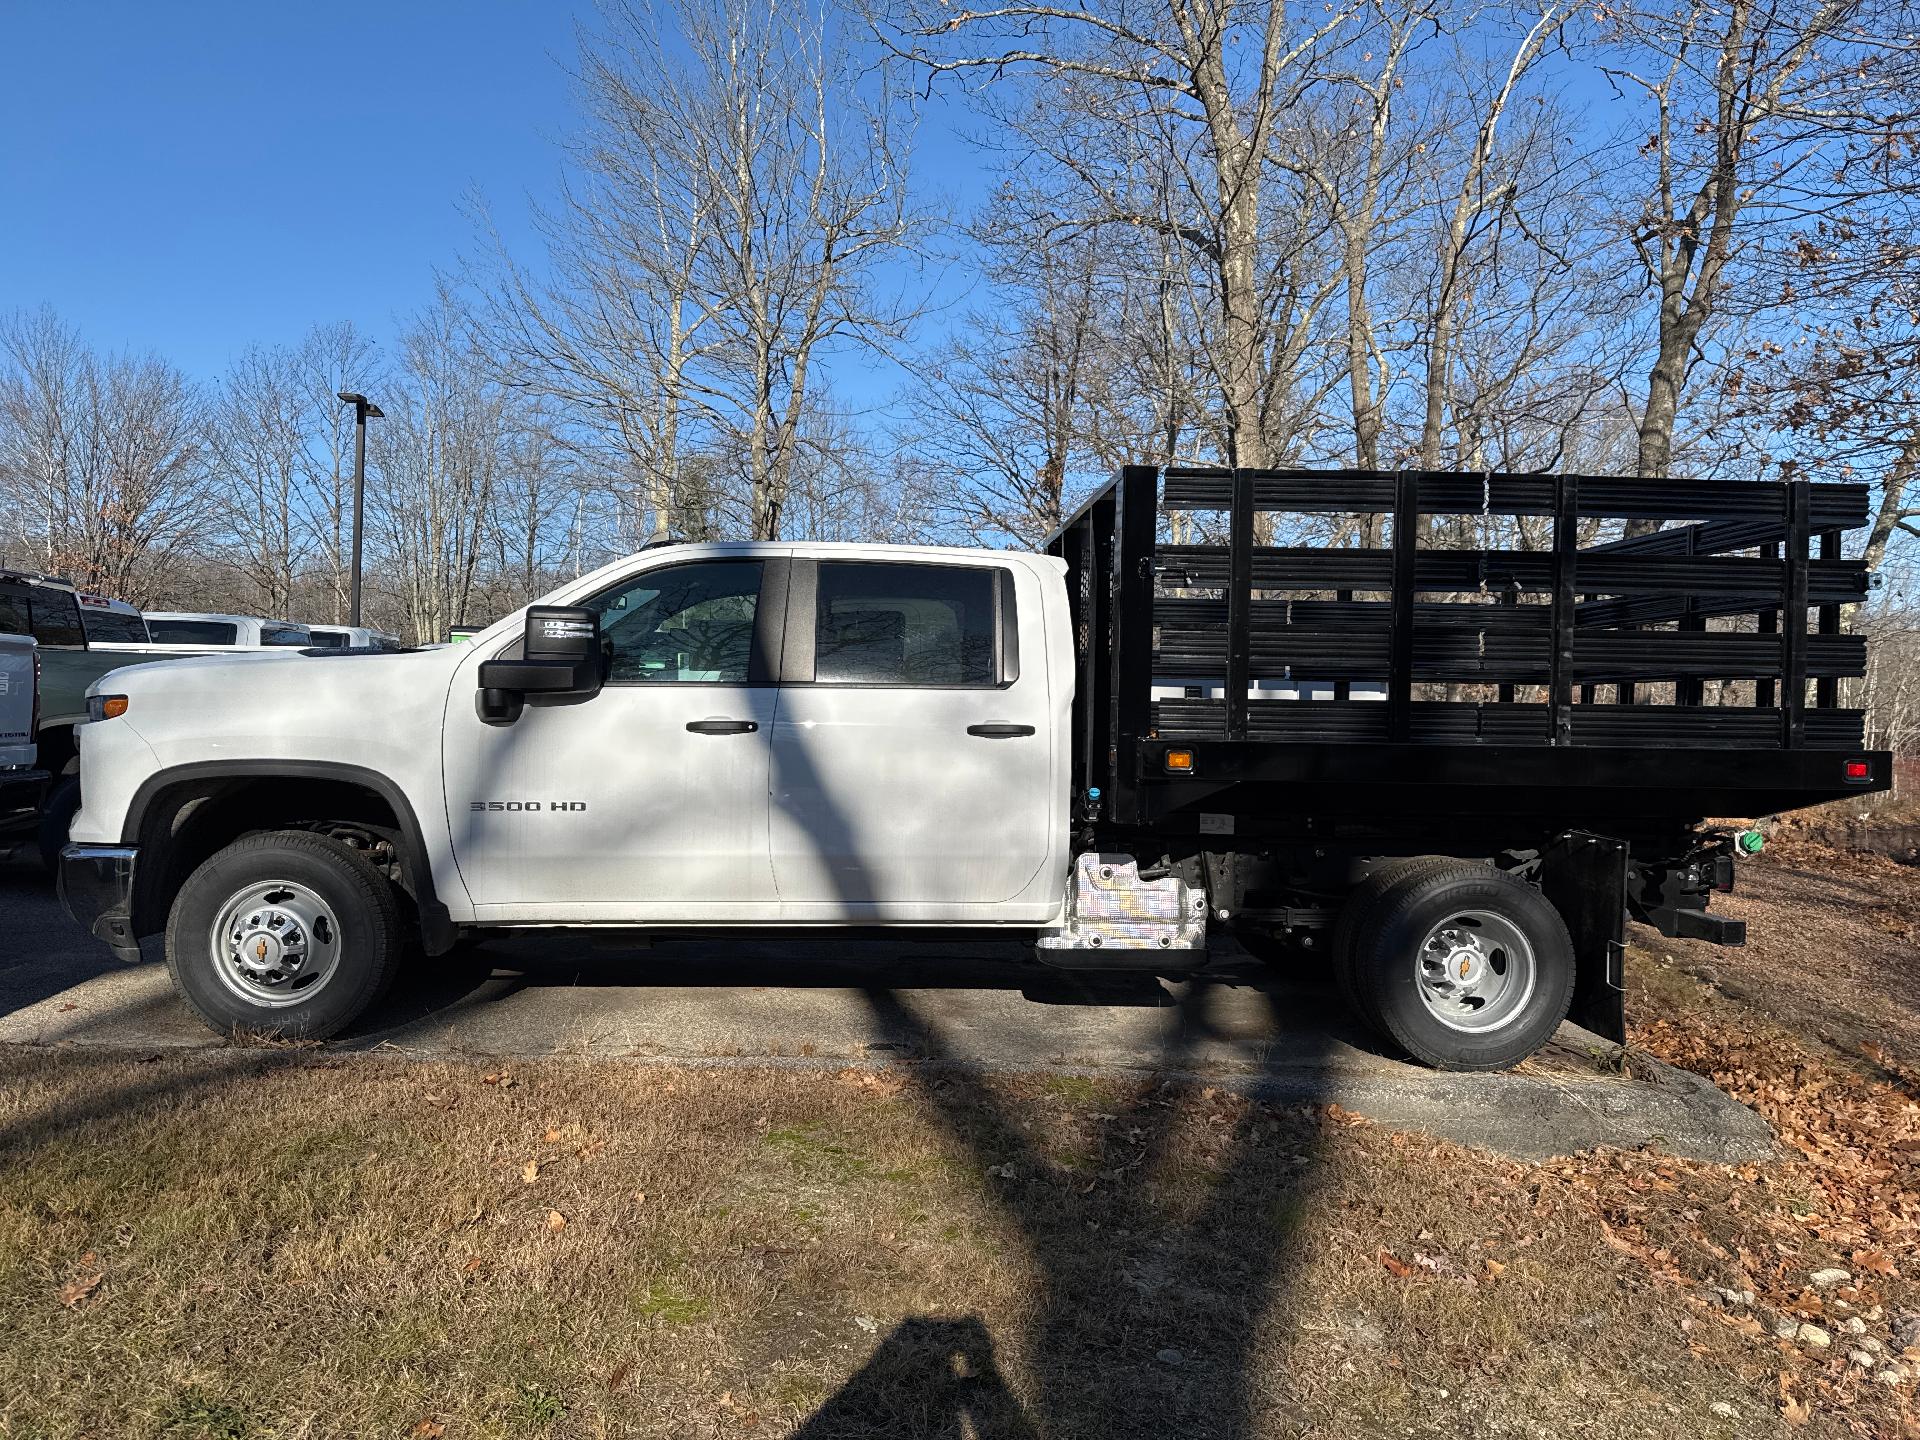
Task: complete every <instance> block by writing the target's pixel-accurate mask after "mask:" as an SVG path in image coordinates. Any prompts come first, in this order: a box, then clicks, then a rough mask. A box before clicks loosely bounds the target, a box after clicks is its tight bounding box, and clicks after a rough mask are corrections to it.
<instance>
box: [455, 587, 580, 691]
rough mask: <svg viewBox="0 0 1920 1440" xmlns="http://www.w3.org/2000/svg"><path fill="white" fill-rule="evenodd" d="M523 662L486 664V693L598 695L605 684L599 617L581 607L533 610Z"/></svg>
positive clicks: (483, 686)
mask: <svg viewBox="0 0 1920 1440" xmlns="http://www.w3.org/2000/svg"><path fill="white" fill-rule="evenodd" d="M521 656H522V658H521V659H518V660H488V661H485V662H483V663H482V664H481V666H480V688H481V689H482V690H496V691H509V692H513V693H515V694H520V695H592V694H595V693H597V692H598V691H599V689H600V685H601V681H602V680H603V679H604V678H605V677H604V674H603V671H602V668H601V667H602V663H603V662H602V659H601V645H600V615H599V612H598V611H594V610H588V609H586V608H584V607H582V606H578V605H534V606H530V607H529V608H528V610H527V628H526V634H525V639H524V640H523V641H522V642H521Z"/></svg>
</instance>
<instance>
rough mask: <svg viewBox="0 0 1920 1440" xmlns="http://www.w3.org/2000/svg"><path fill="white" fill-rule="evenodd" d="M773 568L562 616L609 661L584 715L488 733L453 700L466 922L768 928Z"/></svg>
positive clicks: (696, 579) (559, 712) (737, 565)
mask: <svg viewBox="0 0 1920 1440" xmlns="http://www.w3.org/2000/svg"><path fill="white" fill-rule="evenodd" d="M786 565H787V562H786V559H785V558H784V557H783V556H778V557H767V556H762V557H756V558H746V557H741V558H724V559H707V560H692V561H684V562H681V563H677V564H676V563H665V564H660V565H655V566H653V567H650V568H648V569H646V570H643V571H640V572H638V573H636V574H632V575H629V576H627V577H626V578H624V579H622V580H620V581H618V582H616V583H615V584H613V585H612V586H610V587H609V588H608V589H606V590H603V591H602V592H600V593H599V594H598V595H594V596H590V597H588V598H587V599H585V600H582V601H580V602H578V603H580V604H583V605H587V606H590V607H592V608H594V609H596V610H598V611H599V612H600V617H601V621H600V623H601V634H602V636H603V637H604V639H605V640H606V641H607V643H608V645H609V646H610V648H611V651H612V663H611V668H610V670H609V672H608V676H607V683H606V685H605V686H604V687H603V688H602V689H601V690H600V692H599V693H598V694H596V695H594V696H592V697H590V698H587V699H584V700H567V699H552V700H543V699H541V698H540V697H537V696H530V697H528V701H527V705H526V709H525V711H524V712H523V713H522V714H521V715H520V717H519V719H518V720H517V721H515V722H514V723H513V724H511V725H501V726H494V725H488V724H486V723H485V722H483V721H482V720H481V719H480V718H479V716H478V715H477V714H476V713H475V710H474V707H473V705H472V704H471V702H470V701H468V700H467V698H466V697H465V696H464V695H463V694H461V693H458V692H456V693H455V694H454V696H453V697H452V703H451V704H450V705H449V706H448V725H447V740H446V775H447V808H448V819H449V821H450V823H451V825H452V828H453V837H454V853H455V856H456V858H457V859H458V861H459V866H460V875H461V878H462V880H464V881H465V883H466V886H467V889H468V892H469V893H470V894H471V895H472V897H473V901H474V904H475V906H476V909H477V913H478V916H479V918H480V919H482V920H488V919H492V920H502V921H504V920H512V919H525V920H575V921H602V922H610V923H642V922H646V923H656V924H671V923H676V922H689V923H690V922H712V921H716V920H721V921H724V920H737V921H748V920H756V919H770V918H773V916H774V914H775V906H776V897H775V893H774V888H773V874H772V868H771V865H770V863H769V859H768V853H767V769H768V754H769V749H770V744H771V740H772V730H773V713H774V702H775V698H776V694H777V692H776V690H775V689H774V687H773V684H772V683H771V682H772V663H773V661H772V657H771V655H770V654H769V648H770V645H771V644H773V643H777V636H778V633H779V632H778V621H779V617H780V614H781V612H782V606H783V597H784V589H785V573H786ZM767 619H771V622H772V623H771V625H768V624H767V623H765V621H766V620H767ZM770 637H771V638H770ZM476 664H477V658H476ZM465 673H466V672H463V675H464V674H465Z"/></svg>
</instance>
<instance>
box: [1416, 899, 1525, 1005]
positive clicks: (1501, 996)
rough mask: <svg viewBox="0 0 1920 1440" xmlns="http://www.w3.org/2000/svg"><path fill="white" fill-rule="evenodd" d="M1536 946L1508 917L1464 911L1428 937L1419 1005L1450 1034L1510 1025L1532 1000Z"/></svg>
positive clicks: (1420, 965) (1419, 968) (1420, 966)
mask: <svg viewBox="0 0 1920 1440" xmlns="http://www.w3.org/2000/svg"><path fill="white" fill-rule="evenodd" d="M1536 969H1537V967H1536V966H1535V963H1534V957H1533V946H1532V945H1530V944H1529V943H1528V942H1527V937H1526V936H1525V935H1524V934H1523V933H1522V932H1521V930H1520V927H1519V926H1517V925H1515V924H1514V923H1513V922H1512V921H1511V920H1508V919H1507V918H1506V917H1505V916H1503V915H1496V914H1494V913H1493V912H1491V911H1487V910H1463V911H1460V912H1459V913H1457V914H1455V915H1452V916H1449V917H1448V918H1447V919H1445V920H1442V921H1441V922H1440V923H1439V924H1438V925H1436V926H1434V927H1433V929H1431V930H1430V931H1428V932H1427V938H1426V939H1425V940H1424V941H1423V942H1422V943H1421V946H1420V952H1419V954H1418V956H1417V957H1416V958H1415V960H1414V970H1415V978H1416V981H1417V983H1418V986H1419V990H1420V1001H1421V1003H1422V1004H1423V1005H1425V1006H1426V1008H1427V1013H1428V1014H1430V1015H1432V1016H1433V1017H1434V1018H1435V1019H1436V1020H1438V1021H1440V1023H1441V1024H1443V1025H1445V1026H1446V1027H1447V1028H1448V1029H1450V1030H1459V1031H1463V1032H1465V1033H1468V1034H1477V1033H1480V1032H1483V1031H1487V1030H1494V1029H1497V1028H1499V1027H1500V1026H1502V1025H1505V1024H1507V1023H1508V1022H1510V1021H1511V1020H1512V1019H1513V1018H1514V1017H1515V1016H1516V1015H1518V1014H1519V1013H1520V1012H1521V1011H1522V1010H1524V1009H1525V1008H1526V1005H1527V1002H1528V1001H1529V1000H1531V999H1532V998H1533V990H1534V984H1535V977H1536Z"/></svg>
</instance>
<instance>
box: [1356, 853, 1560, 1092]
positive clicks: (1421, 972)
mask: <svg viewBox="0 0 1920 1440" xmlns="http://www.w3.org/2000/svg"><path fill="white" fill-rule="evenodd" d="M1367 900H1368V903H1367V904H1366V905H1365V907H1364V908H1363V909H1361V910H1359V911H1358V912H1357V913H1355V914H1354V915H1353V916H1352V917H1351V920H1350V922H1349V923H1348V924H1346V925H1343V927H1342V929H1343V930H1345V932H1346V934H1345V936H1344V939H1345V941H1346V947H1345V950H1344V953H1342V954H1341V955H1340V956H1339V960H1340V963H1341V964H1342V966H1343V967H1344V968H1345V970H1346V977H1347V980H1348V982H1349V984H1350V986H1351V993H1352V994H1353V995H1354V997H1355V999H1356V1000H1357V1002H1358V1006H1359V1008H1360V1010H1361V1014H1362V1018H1364V1019H1366V1020H1367V1021H1369V1022H1370V1023H1371V1024H1373V1025H1374V1026H1375V1027H1376V1028H1377V1029H1378V1030H1379V1031H1380V1032H1381V1033H1382V1034H1383V1035H1384V1036H1385V1037H1386V1038H1387V1039H1389V1040H1391V1041H1392V1042H1393V1043H1395V1044H1396V1045H1398V1046H1400V1048H1401V1049H1403V1050H1405V1051H1406V1052H1407V1053H1408V1054H1409V1055H1411V1056H1412V1057H1413V1058H1414V1059H1416V1060H1419V1061H1422V1062H1423V1063H1425V1064H1428V1065H1432V1066H1434V1067H1436V1068H1437V1069H1441V1070H1504V1069H1506V1068H1507V1067H1508V1066H1510V1065H1515V1064H1518V1063H1519V1062H1520V1061H1521V1060H1524V1059H1525V1058H1526V1057H1527V1056H1529V1055H1531V1054H1533V1052H1534V1051H1536V1050H1538V1049H1539V1048H1540V1047H1541V1046H1542V1045H1544V1044H1545V1043H1546V1042H1547V1040H1548V1039H1549V1037H1551V1036H1552V1034H1553V1032H1554V1031H1555V1030H1557V1029H1558V1028H1559V1026H1560V1022H1561V1021H1562V1020H1564V1019H1566V1016H1567V1009H1568V1007H1569V1006H1570V1005H1571V1004H1572V1003H1573V982H1574V959H1573V941H1572V940H1571V938H1570V937H1569V936H1568V934H1567V926H1566V922H1565V921H1563V920H1562V919H1561V918H1560V912H1559V911H1557V910H1555V909H1554V908H1553V905H1552V904H1551V903H1550V902H1549V901H1548V900H1547V898H1546V897H1545V896H1544V895H1542V894H1541V893H1540V892H1539V891H1538V890H1536V889H1534V888H1533V887H1532V886H1531V885H1528V884H1527V883H1526V882H1524V881H1522V880H1518V879H1515V878H1514V877H1513V876H1511V875H1508V874H1506V873H1505V872H1503V871H1500V870H1496V869H1494V868H1493V866H1491V865H1485V864H1477V863H1473V862H1469V861H1452V862H1441V863H1437V864H1427V865H1422V866H1418V867H1414V868H1411V869H1408V870H1405V871H1402V872H1401V873H1400V874H1399V875H1398V877H1397V878H1395V879H1394V880H1393V881H1392V882H1391V883H1389V884H1388V885H1387V886H1386V888H1385V890H1384V892H1381V893H1374V894H1369V895H1368V897H1367Z"/></svg>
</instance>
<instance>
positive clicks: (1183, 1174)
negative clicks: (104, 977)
mask: <svg viewBox="0 0 1920 1440" xmlns="http://www.w3.org/2000/svg"><path fill="white" fill-rule="evenodd" d="M1646 1163H1649V1164H1657V1163H1659V1162H1658V1161H1657V1160H1655V1161H1650V1162H1646ZM530 1165H531V1166H532V1167H533V1168H532V1169H529V1166H530ZM1640 1168H1643V1167H1641V1166H1640V1162H1627V1163H1625V1164H1624V1165H1623V1166H1622V1167H1621V1169H1620V1171H1619V1179H1618V1183H1619V1185H1623V1186H1624V1185H1626V1184H1628V1183H1629V1182H1630V1181H1632V1180H1633V1179H1634V1177H1635V1176H1636V1175H1637V1174H1638V1173H1639V1169H1640ZM1711 1168H1712V1167H1703V1169H1711ZM529 1175H531V1179H529V1178H528V1177H529ZM1614 1184H1615V1182H1614V1181H1612V1180H1608V1181H1606V1182H1605V1183H1604V1185H1603V1187H1602V1189H1603V1190H1607V1193H1612V1191H1611V1190H1610V1189H1607V1187H1612V1186H1614ZM1620 1193H1627V1192H1625V1191H1621V1192H1620ZM1603 1198H1604V1197H1602V1196H1601V1195H1600V1192H1598V1191H1596V1189H1595V1188H1594V1185H1593V1183H1592V1182H1591V1181H1590V1180H1589V1179H1588V1178H1587V1177H1586V1176H1585V1175H1584V1174H1583V1173H1582V1172H1581V1171H1580V1170H1579V1169H1577V1168H1576V1169H1568V1170H1565V1171H1564V1172H1563V1171H1561V1170H1557V1169H1555V1168H1553V1167H1531V1166H1523V1165H1518V1164H1514V1163H1510V1162H1506V1161H1501V1160H1498V1159H1494V1158H1492V1157H1488V1156H1485V1155H1482V1154H1474V1153H1470V1152H1465V1151H1461V1150H1459V1149H1457V1148H1456V1147H1453V1146H1449V1145H1445V1144H1440V1143H1434V1142H1427V1141H1424V1140H1420V1139H1410V1138H1408V1137H1404V1136H1394V1135H1390V1134H1386V1133H1383V1132H1381V1131H1378V1130H1376V1129H1375V1128H1373V1127H1371V1126H1368V1125H1365V1124H1363V1123H1358V1122H1356V1120H1355V1119H1354V1117H1350V1116H1346V1115H1343V1114H1340V1113H1338V1112H1333V1113H1328V1112H1324V1111H1320V1110H1311V1111H1308V1110H1272V1109H1269V1108H1267V1107H1263V1106H1260V1105H1256V1104H1250V1103H1248V1102H1246V1101H1244V1100H1241V1099H1239V1098H1237V1097H1235V1096H1232V1095H1229V1094H1225V1093H1217V1092H1211V1091H1204V1090H1202V1091H1193V1090H1175V1089H1167V1088H1161V1087H1157V1086H1154V1085H1152V1084H1145V1085H1142V1086H1138V1087H1135V1086H1120V1085H1112V1084H1106V1083H1102V1082H1094V1081H1086V1080H1081V1079H1074V1080H1071V1081H1065V1082H1063V1081H1061V1080H1057V1079H1055V1080H1046V1079H1031V1080H1005V1081H997V1082H993V1083H988V1082H984V1081H981V1080H978V1079H974V1078H970V1077H967V1076H964V1075H955V1074H949V1075H944V1076H942V1075H938V1074H935V1073H931V1072H910V1073H909V1072H901V1073H894V1072H887V1073H882V1074H879V1075H874V1074H871V1073H867V1072H844V1073H826V1072H818V1071H778V1070H766V1069H744V1068H730V1069H725V1070H687V1069H669V1068H662V1067H654V1066H649V1065H637V1064H627V1063H618V1062H615V1063H607V1062H588V1061H579V1060H571V1059H569V1060H555V1061H549V1062H543V1063H539V1064H529V1065H516V1066H514V1067H512V1068H511V1069H510V1070H508V1071H506V1072H504V1073H503V1072H500V1071H498V1070H493V1069H489V1068H487V1067H484V1066H479V1065H466V1064H452V1063H419V1062H408V1061H399V1060H391V1059H381V1058H369V1057H355V1058H353V1059H352V1060H350V1061H349V1060H339V1059H331V1058H328V1057H327V1056H325V1055H324V1054H315V1053H313V1052H302V1051H257V1050H256V1051H240V1052H227V1053H224V1054H219V1055H214V1056H204V1055H203V1056H182V1057H165V1058H153V1059H146V1060H142V1059H133V1058H127V1057H124V1056H121V1057H109V1056H105V1055H99V1054H88V1053H83V1052H33V1051H13V1052H10V1053H5V1054H3V1055H0V1337H4V1340H0V1433H3V1434H6V1435H8V1436H21V1437H24V1436H42V1435H44V1436H82V1435H88V1436H109V1435H113V1436H118V1435H137V1436H169V1437H172V1436H191V1435H210V1436H222V1437H226V1436H276V1437H291V1436H322V1435H327V1436H331V1435H356V1436H358V1435H406V1434H410V1433H412V1434H418V1435H422V1436H429V1435H434V1434H440V1433H444V1434H445V1435H446V1436H448V1437H463V1436H516V1435H552V1436H598V1435H606V1434H618V1435H647V1436H652V1435H659V1436H669V1435H671V1436H681V1435H729V1436H733V1435H760V1436H775V1435H786V1434H796V1433H797V1434H799V1435H801V1436H805V1437H809V1440H812V1437H824V1436H875V1437H879V1436H886V1437H889V1440H891V1437H904V1436H917V1435H928V1436H936V1435H937V1436H946V1435H959V1434H962V1433H966V1432H964V1431H962V1430H961V1429H960V1428H958V1427H959V1424H960V1420H959V1417H960V1416H961V1415H965V1416H967V1417H969V1419H970V1421H971V1423H972V1425H973V1427H974V1431H973V1433H977V1434H980V1435H983V1436H995V1437H999V1436H1004V1437H1022V1436H1028V1435H1046V1436H1086V1437H1097V1436H1100V1437H1103V1436H1115V1435H1140V1436H1162V1435H1210V1436H1219V1437H1238V1436H1256V1435H1258V1436H1267V1435H1295V1434H1299V1435H1326V1436H1343V1437H1346V1436H1356V1435H1357V1436H1371V1435H1387V1434H1394V1435H1400V1434H1407V1433H1414V1434H1422V1435H1427V1434H1436V1435H1463V1436H1468V1435H1471V1436H1504V1435H1541V1436H1546V1435H1552V1436H1561V1435H1591V1436H1608V1437H1613V1436H1661V1437H1666V1436H1673V1435H1680V1434H1687V1435H1703V1436H1718V1435H1735V1434H1740V1435H1747V1434H1766V1433H1771V1432H1772V1430H1773V1429H1774V1428H1775V1426H1776V1424H1777V1423H1778V1422H1777V1420H1776V1418H1775V1417H1776V1415H1777V1412H1778V1407H1779V1403H1780V1401H1779V1394H1778V1384H1779V1381H1778V1375H1779V1374H1780V1373H1782V1370H1783V1367H1789V1368H1790V1367H1791V1366H1793V1365H1796V1364H1798V1363H1799V1362H1798V1361H1790V1360H1789V1359H1787V1358H1785V1357H1782V1356H1779V1355H1775V1354H1774V1353H1772V1349H1771V1342H1767V1343H1765V1344H1756V1342H1755V1341H1754V1340H1753V1339H1752V1338H1751V1337H1749V1336H1747V1335H1744V1334H1742V1333H1740V1332H1739V1331H1737V1330H1735V1329H1734V1328H1732V1327H1731V1326H1729V1325H1726V1324H1723V1323H1720V1322H1719V1321H1718V1320H1717V1319H1716V1318H1715V1317H1714V1316H1713V1315H1711V1314H1710V1313H1709V1312H1708V1311H1707V1310H1706V1309H1705V1308H1704V1307H1703V1306H1702V1305H1701V1304H1700V1303H1699V1302H1698V1300H1697V1298H1695V1297H1696V1292H1697V1290H1698V1288H1699V1285H1698V1280H1697V1278H1696V1277H1681V1278H1675V1277H1674V1276H1673V1275H1670V1274H1667V1273H1663V1268H1662V1263H1661V1262H1654V1261H1649V1260H1648V1259H1646V1258H1645V1257H1640V1256H1636V1255H1634V1254H1632V1253H1629V1252H1627V1251H1625V1250H1623V1249H1621V1248H1620V1247H1619V1245H1618V1244H1617V1243H1613V1242H1611V1241H1610V1238H1609V1235H1608V1233H1607V1227H1605V1226H1603V1225H1602V1224H1601V1217H1602V1212H1603V1204H1602V1199H1603ZM555 1217H558V1219H557V1220H556V1218H555ZM1666 1268H1668V1269H1671V1267H1666ZM95 1275H98V1276H100V1277H101V1278H100V1280H99V1282H98V1284H97V1286H96V1287H94V1288H91V1289H89V1288H88V1286H89V1284H90V1283H91V1282H92V1279H93V1277H94V1276H95ZM82 1291H84V1292H85V1293H80V1292H82ZM1176 1352H1177V1353H1176ZM1804 1383H1805V1382H1801V1381H1798V1380H1796V1381H1795V1384H1796V1385H1802V1386H1803V1387H1804ZM1794 1393H1796V1394H1798V1393H1803V1390H1796V1391H1795V1392H1794ZM1898 1399H1899V1397H1896V1396H1894V1395H1892V1394H1891V1393H1884V1392H1883V1393H1880V1394H1874V1393H1868V1392H1863V1393H1861V1394H1860V1396H1859V1397H1858V1399H1857V1400H1855V1401H1850V1402H1849V1404H1848V1406H1846V1407H1832V1406H1829V1407H1828V1408H1826V1409H1824V1410H1822V1411H1820V1412H1819V1413H1817V1414H1816V1415H1815V1417H1814V1419H1813V1422H1812V1424H1811V1425H1810V1426H1809V1427H1808V1429H1807V1430H1805V1431H1803V1432H1800V1433H1811V1434H1843V1433H1859V1432H1860V1427H1861V1425H1865V1426H1867V1427H1868V1433H1871V1431H1872V1430H1873V1429H1877V1428H1883V1427H1885V1426H1888V1425H1892V1424H1895V1423H1897V1421H1896V1419H1895V1418H1893V1417H1895V1416H1896V1415H1897V1403H1898ZM1715 1401H1725V1402H1728V1403H1731V1404H1732V1405H1733V1406H1734V1407H1735V1409H1736V1410H1737V1411H1738V1414H1739V1419H1738V1420H1734V1421H1728V1420H1722V1419H1719V1418H1716V1417H1714V1416H1713V1415H1712V1414H1711V1413H1710V1412H1709V1406H1710V1405H1711V1404H1712V1403H1713V1402H1715ZM1849 1421H1854V1422H1858V1423H1854V1424H1851V1425H1850V1424H1849V1423H1848V1422H1849ZM435 1427H444V1432H442V1431H441V1430H440V1429H437V1428H435Z"/></svg>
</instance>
